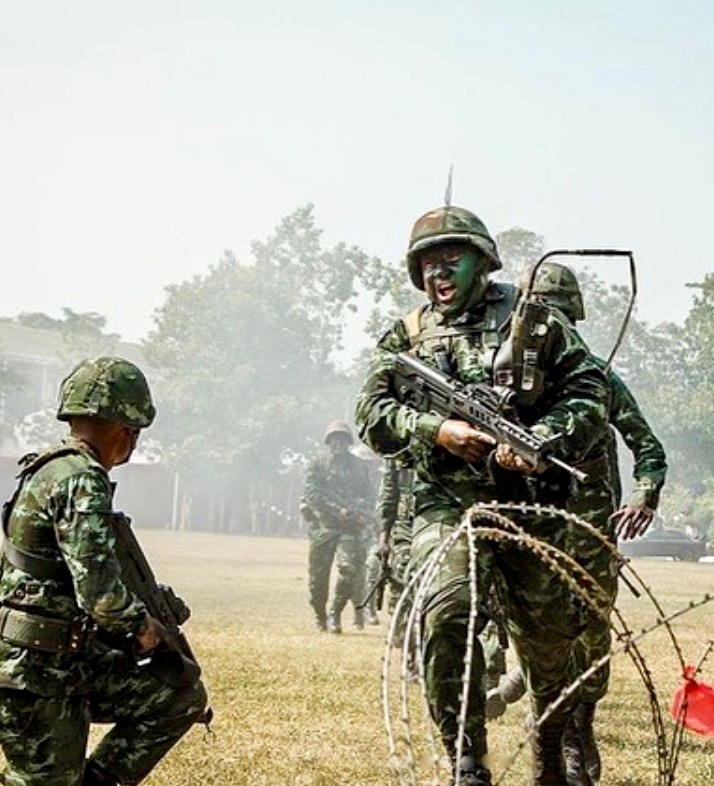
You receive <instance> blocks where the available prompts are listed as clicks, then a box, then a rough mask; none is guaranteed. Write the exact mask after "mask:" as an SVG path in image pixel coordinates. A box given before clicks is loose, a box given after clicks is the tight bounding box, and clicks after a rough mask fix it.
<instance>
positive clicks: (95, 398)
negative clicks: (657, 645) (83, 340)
mask: <svg viewBox="0 0 714 786" xmlns="http://www.w3.org/2000/svg"><path fill="white" fill-rule="evenodd" d="M59 399H60V400H59V407H58V409H57V418H58V419H59V420H69V419H70V418H72V417H77V416H80V415H85V416H89V417H96V418H104V420H111V421H114V422H115V423H121V424H122V425H124V426H128V427H129V428H146V427H147V426H150V425H151V423H152V422H153V420H154V416H155V415H156V409H155V408H154V405H153V403H152V401H151V391H150V390H149V384H148V382H147V381H146V377H145V376H144V374H143V373H142V371H141V369H139V367H138V366H135V365H134V364H133V363H131V362H129V361H128V360H123V359H122V358H118V357H99V358H94V359H89V358H88V359H86V360H83V361H82V362H81V363H79V364H78V365H76V366H75V367H74V369H73V370H72V371H71V372H70V374H69V376H67V377H66V378H65V379H64V380H63V381H62V384H61V385H60V396H59Z"/></svg>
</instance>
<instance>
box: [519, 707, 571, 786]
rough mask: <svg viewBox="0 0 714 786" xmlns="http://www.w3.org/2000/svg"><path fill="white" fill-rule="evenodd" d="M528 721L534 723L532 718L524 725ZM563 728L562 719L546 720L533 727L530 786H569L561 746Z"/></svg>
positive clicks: (563, 722)
mask: <svg viewBox="0 0 714 786" xmlns="http://www.w3.org/2000/svg"><path fill="white" fill-rule="evenodd" d="M529 723H530V724H531V725H534V721H533V719H532V718H530V719H529V721H527V722H526V725H527V726H528V725H529ZM564 730H565V721H564V720H558V721H552V720H548V721H547V722H546V723H544V724H542V725H541V726H538V727H537V728H536V729H535V732H534V734H533V736H532V737H531V750H532V751H533V777H532V780H531V783H530V786H569V784H568V781H567V780H566V778H565V761H564V759H563V748H562V745H563V731H564Z"/></svg>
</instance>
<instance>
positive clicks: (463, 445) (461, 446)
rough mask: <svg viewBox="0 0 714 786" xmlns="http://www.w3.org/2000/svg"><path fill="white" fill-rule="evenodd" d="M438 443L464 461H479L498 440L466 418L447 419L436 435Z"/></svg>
mask: <svg viewBox="0 0 714 786" xmlns="http://www.w3.org/2000/svg"><path fill="white" fill-rule="evenodd" d="M436 444H437V445H440V446H441V447H442V448H446V449H447V450H448V451H449V453H453V454H454V455H455V456H458V457H459V458H462V459H464V461H479V460H481V459H482V458H484V456H486V454H487V453H488V452H489V451H490V450H492V449H493V446H494V445H495V444H496V440H495V439H494V438H493V437H492V436H490V435H489V434H486V433H484V432H483V431H478V429H475V428H474V427H473V426H471V425H469V424H468V423H467V422H466V421H464V420H451V419H449V420H445V421H444V422H443V423H442V424H441V426H440V427H439V433H438V434H437V435H436Z"/></svg>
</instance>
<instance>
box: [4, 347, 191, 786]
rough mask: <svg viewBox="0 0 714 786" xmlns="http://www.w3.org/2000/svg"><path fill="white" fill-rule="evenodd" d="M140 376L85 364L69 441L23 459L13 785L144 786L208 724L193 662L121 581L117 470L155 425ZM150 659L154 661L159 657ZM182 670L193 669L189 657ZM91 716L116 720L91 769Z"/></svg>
mask: <svg viewBox="0 0 714 786" xmlns="http://www.w3.org/2000/svg"><path fill="white" fill-rule="evenodd" d="M154 415H155V410H154V406H153V404H152V401H151V393H150V391H149V387H148V384H147V382H146V379H145V377H144V375H143V374H142V372H141V371H140V370H139V369H138V368H137V367H136V366H135V365H134V364H132V363H129V362H128V361H126V360H122V359H120V358H114V357H101V358H97V359H95V360H85V361H83V362H82V363H80V364H79V365H78V366H77V367H76V368H75V369H74V370H73V371H72V373H71V374H70V375H69V376H68V377H67V378H66V379H65V380H64V381H63V383H62V386H61V389H60V405H59V410H58V413H57V417H58V418H59V419H60V420H65V421H68V422H69V424H70V429H71V433H70V437H69V438H68V439H67V440H66V441H65V442H64V443H63V444H62V445H60V446H58V447H56V448H54V449H52V450H50V451H48V452H47V453H44V454H41V455H39V456H37V455H32V456H28V457H26V458H25V459H24V460H23V464H24V468H23V470H22V472H21V473H20V484H19V486H18V489H17V491H16V492H15V495H14V497H13V498H12V500H11V501H10V502H9V503H7V504H6V505H5V507H4V509H3V529H4V535H5V538H4V543H3V550H2V563H1V576H0V744H1V745H2V749H3V752H4V754H5V758H6V761H7V765H6V770H5V775H4V778H5V780H4V782H5V784H7V786H50V784H52V786H79V785H80V784H86V785H89V786H116V784H119V783H121V784H137V783H139V782H140V781H141V780H142V779H143V778H145V777H146V775H148V773H149V772H150V771H151V769H152V768H153V767H154V766H155V765H156V763H157V762H158V761H159V760H160V759H161V758H162V757H163V756H164V755H165V754H166V752H167V751H168V750H169V749H170V748H171V747H172V746H173V745H174V744H175V743H176V742H177V741H178V740H179V739H180V738H181V737H182V736H183V734H185V733H186V731H188V729H189V728H190V727H191V725H192V724H193V723H194V722H195V721H197V720H200V719H201V718H204V719H205V707H206V692H205V690H204V687H203V685H202V683H201V681H200V679H199V678H198V673H199V670H198V667H197V666H195V663H194V664H193V666H195V669H194V670H193V671H191V670H189V671H188V672H187V673H189V674H191V676H190V677H189V678H186V673H182V674H178V673H177V670H176V667H175V665H176V660H175V659H172V658H165V657H163V656H159V653H163V652H164V651H165V650H166V649H167V645H168V644H170V643H171V641H172V634H170V633H167V630H166V628H165V627H164V625H163V624H162V622H161V621H159V620H158V619H156V618H155V616H152V615H151V614H150V613H149V611H148V610H147V604H146V603H145V602H144V600H142V598H140V597H139V596H138V595H137V594H136V593H135V592H134V591H133V590H132V589H131V588H130V587H129V586H127V583H126V581H125V580H123V577H122V564H121V562H120V560H119V558H118V552H117V538H116V536H115V530H114V527H115V526H117V519H118V518H119V519H120V520H122V522H123V525H124V526H128V523H127V520H126V519H123V517H117V515H116V514H115V513H114V512H113V510H112V491H113V488H112V483H111V482H110V480H109V475H108V471H109V470H110V469H112V467H115V466H117V465H118V464H122V463H124V462H126V461H128V460H129V457H130V456H131V454H132V452H133V450H134V447H135V445H136V442H137V438H138V436H139V433H140V431H141V429H142V428H146V427H147V426H149V425H150V424H151V422H152V421H153V419H154ZM152 654H153V656H152ZM186 662H187V663H188V662H190V661H189V660H188V659H187V660H186ZM91 722H101V723H113V724H114V725H113V726H112V728H111V729H110V730H109V731H108V733H107V734H106V735H105V736H104V738H103V739H102V740H101V741H100V742H99V744H98V745H97V747H96V748H95V749H94V751H93V752H92V754H91V756H90V758H89V759H88V760H87V761H86V762H85V755H86V752H85V751H86V745H87V735H88V730H89V725H90V723H91Z"/></svg>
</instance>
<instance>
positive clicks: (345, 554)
mask: <svg viewBox="0 0 714 786" xmlns="http://www.w3.org/2000/svg"><path fill="white" fill-rule="evenodd" d="M365 538H366V536H365V533H364V532H363V531H361V530H358V529H352V530H344V529H340V528H338V527H329V526H325V525H324V524H317V525H315V526H314V527H313V529H312V530H311V531H310V546H309V549H308V573H309V593H310V605H311V606H312V608H313V609H314V610H315V614H316V616H317V617H318V619H323V618H324V616H325V611H326V607H327V600H328V596H329V592H330V573H331V571H332V564H333V562H336V566H337V581H336V583H335V595H334V598H333V600H332V604H331V606H330V611H331V612H334V613H336V614H340V613H341V612H342V610H343V609H344V607H345V606H346V605H347V603H348V601H350V600H351V601H353V602H354V604H355V605H358V604H360V603H361V602H362V599H363V598H364V596H365V595H366V591H365V563H366V560H367V545H366V539H365Z"/></svg>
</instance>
